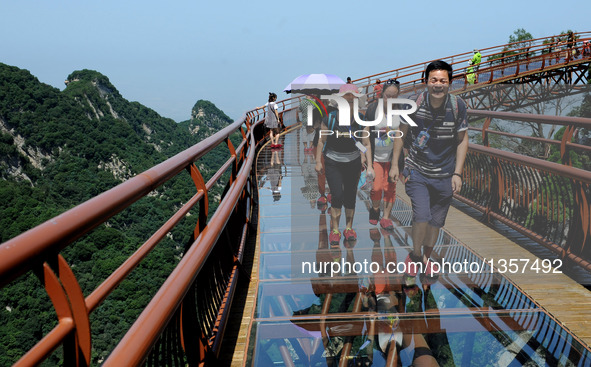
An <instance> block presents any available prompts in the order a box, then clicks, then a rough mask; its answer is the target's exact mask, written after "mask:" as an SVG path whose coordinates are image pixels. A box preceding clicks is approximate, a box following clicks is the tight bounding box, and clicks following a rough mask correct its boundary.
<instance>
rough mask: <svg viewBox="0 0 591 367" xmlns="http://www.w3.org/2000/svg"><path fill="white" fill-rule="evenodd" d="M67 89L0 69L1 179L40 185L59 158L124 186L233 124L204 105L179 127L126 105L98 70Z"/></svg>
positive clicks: (80, 75)
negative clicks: (75, 161)
mask: <svg viewBox="0 0 591 367" xmlns="http://www.w3.org/2000/svg"><path fill="white" fill-rule="evenodd" d="M65 84H66V89H65V90H64V91H59V90H58V89H56V88H53V87H51V86H48V85H46V84H43V83H41V82H39V80H37V78H35V77H34V76H33V75H31V74H30V73H29V72H28V71H26V70H22V69H19V68H16V67H12V66H8V65H4V64H0V152H1V153H3V154H2V155H1V157H0V168H2V170H1V171H2V173H1V176H0V177H1V178H2V179H12V180H16V181H26V182H29V183H30V184H31V185H35V179H34V178H32V176H39V175H42V172H44V171H45V170H46V169H47V168H48V167H49V165H52V164H56V162H57V161H58V160H59V157H66V156H75V157H79V158H82V159H83V160H84V161H85V162H86V164H88V165H91V166H93V167H94V169H96V170H101V171H106V172H109V173H110V174H112V175H113V177H114V178H115V179H116V180H117V181H123V180H125V179H128V178H129V177H131V176H133V175H135V174H137V173H139V172H142V171H143V170H145V169H147V168H149V167H151V166H153V165H154V164H156V163H158V162H160V161H162V160H165V159H166V158H168V157H171V156H172V155H174V154H176V153H178V152H180V151H182V150H184V149H186V148H188V147H189V146H191V145H193V144H195V143H197V142H198V141H200V140H201V139H204V138H206V137H208V136H210V135H211V134H214V133H216V132H217V131H219V130H220V129H221V128H223V127H225V126H227V125H228V124H229V123H231V119H230V118H229V117H228V116H227V115H226V114H225V113H223V112H222V111H221V110H219V109H218V108H216V107H215V105H214V104H213V103H211V102H209V101H205V100H199V101H198V102H197V103H196V104H195V106H194V107H193V109H192V114H191V115H192V118H191V120H188V121H185V122H182V123H180V124H177V123H176V122H175V121H173V120H171V119H168V118H165V117H162V116H160V115H159V114H158V113H156V112H155V111H154V110H152V109H150V108H148V107H145V106H143V105H141V104H140V103H138V102H130V101H128V100H126V99H125V98H123V97H122V96H121V94H120V93H119V91H118V90H117V88H116V87H115V86H114V85H113V84H111V82H110V81H109V79H108V78H107V77H106V76H104V75H102V74H101V73H99V72H97V71H93V70H86V69H85V70H80V71H75V72H73V73H71V74H70V75H69V76H68V78H67V79H66V81H65ZM32 172H36V174H32Z"/></svg>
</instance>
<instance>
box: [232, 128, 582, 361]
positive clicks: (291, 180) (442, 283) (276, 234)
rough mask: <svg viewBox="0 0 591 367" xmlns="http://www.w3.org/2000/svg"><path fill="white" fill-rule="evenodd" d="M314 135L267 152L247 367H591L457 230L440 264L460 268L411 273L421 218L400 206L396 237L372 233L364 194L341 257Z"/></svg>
mask: <svg viewBox="0 0 591 367" xmlns="http://www.w3.org/2000/svg"><path fill="white" fill-rule="evenodd" d="M302 134H303V132H302V130H300V129H295V130H293V131H291V132H289V133H287V134H285V135H284V136H283V137H282V142H283V144H284V148H283V149H282V150H271V149H270V148H268V147H265V148H264V149H263V150H261V152H260V154H259V157H258V161H257V173H258V175H257V181H258V185H259V232H258V236H259V239H258V246H259V250H260V257H259V261H258V263H259V267H258V269H253V271H256V272H258V288H257V296H256V303H255V307H254V310H253V315H252V316H253V318H252V321H251V324H250V332H249V335H248V352H247V354H246V355H247V358H245V360H244V361H242V362H243V363H245V365H246V366H411V365H412V366H437V365H439V366H591V355H590V354H589V350H588V349H586V347H585V346H584V345H582V343H581V342H579V341H578V339H577V338H576V337H574V336H573V335H572V334H571V333H569V332H568V331H567V330H565V329H563V328H561V325H560V324H559V323H558V322H557V321H556V320H555V319H554V318H553V317H552V316H550V315H549V314H548V313H547V312H545V311H544V310H543V309H542V308H541V307H540V306H539V305H538V304H537V303H536V302H535V301H534V300H532V299H530V298H528V297H527V296H526V295H525V294H523V293H522V292H520V290H519V289H518V287H516V286H515V285H514V284H513V283H512V282H511V281H510V280H508V279H507V278H505V277H504V276H503V275H501V274H499V273H497V272H492V271H491V267H490V264H489V263H488V262H484V261H483V259H481V258H480V257H479V256H478V255H477V254H475V253H473V252H472V251H471V250H469V249H468V248H467V247H465V246H464V245H463V244H462V243H460V242H459V241H458V240H456V239H455V238H454V237H452V236H451V235H450V234H448V233H447V232H446V231H445V230H441V232H440V235H439V238H438V240H437V243H436V247H435V249H434V255H433V257H435V258H436V259H439V260H443V259H445V261H446V262H449V263H450V266H449V268H448V269H449V270H448V271H446V272H445V273H442V274H440V275H439V276H438V277H437V278H436V279H428V278H425V277H424V276H417V277H414V278H410V277H408V276H406V275H404V273H403V267H401V266H403V264H404V259H405V258H406V256H407V254H408V253H409V251H411V249H412V239H411V237H410V220H411V210H410V207H409V205H408V203H407V202H405V201H403V200H401V199H400V198H399V197H397V199H396V202H395V205H394V209H393V213H392V214H393V215H392V217H393V218H392V219H394V221H395V224H396V226H395V229H394V230H393V231H385V230H383V229H381V228H380V227H379V225H378V226H373V225H371V224H369V221H368V215H369V214H368V207H369V195H368V190H366V189H365V188H364V187H362V188H360V190H359V191H358V198H357V206H356V213H355V220H354V229H355V230H356V232H357V236H358V239H357V241H355V242H351V243H348V242H345V244H343V241H341V245H340V246H339V247H338V248H331V246H330V245H329V241H328V232H329V231H328V228H329V221H330V215H329V213H330V204H328V205H318V204H317V201H316V200H317V199H318V197H319V196H320V192H319V185H318V179H319V177H318V175H317V173H316V172H315V170H314V166H315V161H314V156H313V155H312V154H311V153H308V152H305V151H304V146H303V143H302V140H303V139H302ZM321 183H322V181H321ZM321 187H322V185H321ZM326 190H327V194H328V188H326ZM398 191H402V192H403V191H404V189H403V186H400V185H399V187H398ZM399 196H401V195H399ZM341 226H344V215H343V218H341ZM343 229H344V228H341V231H342V230H343ZM453 264H455V265H453ZM458 264H463V265H461V266H460V265H458ZM452 265H453V266H455V268H452Z"/></svg>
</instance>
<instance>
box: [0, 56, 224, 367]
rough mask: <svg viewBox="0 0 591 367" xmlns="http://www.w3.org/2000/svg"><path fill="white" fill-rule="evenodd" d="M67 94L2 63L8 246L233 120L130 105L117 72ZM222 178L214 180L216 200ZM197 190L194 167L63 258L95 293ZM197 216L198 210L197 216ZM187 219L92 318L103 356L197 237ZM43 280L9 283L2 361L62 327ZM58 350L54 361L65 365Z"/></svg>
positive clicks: (3, 307)
mask: <svg viewBox="0 0 591 367" xmlns="http://www.w3.org/2000/svg"><path fill="white" fill-rule="evenodd" d="M66 84H67V86H66V88H65V89H64V90H63V91H60V90H59V89H56V88H54V87H51V86H49V85H46V84H43V83H41V82H39V80H38V79H37V78H36V77H34V76H33V75H31V74H30V73H29V72H28V71H27V70H23V69H19V68H17V67H13V66H8V65H5V64H1V63H0V213H1V215H0V242H5V241H6V240H8V239H10V238H13V237H15V236H17V235H18V234H20V233H22V232H24V231H26V230H28V229H30V228H33V227H34V226H36V225H38V224H40V223H42V222H44V221H46V220H48V219H50V218H52V217H54V216H56V215H58V214H60V213H62V212H64V211H66V210H68V209H70V208H72V207H74V206H75V205H77V204H80V203H82V202H84V201H86V200H88V199H90V198H92V197H94V196H96V195H97V194H99V193H101V192H103V191H106V190H108V189H110V188H112V187H114V186H116V185H117V184H119V183H121V182H123V181H124V180H126V179H128V178H130V177H133V176H134V175H136V174H138V173H141V172H143V171H144V170H146V169H149V168H150V167H152V166H154V165H156V164H158V163H160V162H162V161H164V160H166V159H167V158H170V157H172V156H173V155H174V154H176V153H178V152H181V151H183V150H185V149H187V148H188V147H190V146H191V145H194V144H196V143H197V142H199V141H200V140H202V139H203V138H205V137H207V136H209V135H211V134H213V133H215V132H217V131H219V130H220V129H221V128H223V127H225V126H227V125H228V124H229V123H230V122H231V120H230V118H228V116H226V115H225V114H224V113H223V112H222V111H220V110H219V109H217V108H216V107H215V105H213V104H212V103H211V102H208V101H202V100H200V101H198V102H197V103H196V104H195V106H194V107H193V110H192V118H191V119H190V120H188V121H184V122H182V123H178V124H177V123H176V122H175V121H173V120H171V119H168V118H164V117H162V116H160V115H159V114H158V113H156V112H155V111H153V110H151V109H150V108H148V107H146V106H143V105H141V104H140V103H138V102H130V101H128V100H126V99H125V98H124V97H123V96H121V94H120V93H119V92H118V91H117V89H116V87H115V86H113V85H112V84H111V83H110V82H109V79H108V78H107V77H106V76H104V75H102V74H100V73H98V72H96V71H92V70H81V71H75V72H73V73H72V74H70V75H69V76H68V77H67V80H66ZM227 157H228V153H227V149H226V148H225V147H218V148H217V149H216V150H215V151H214V152H211V153H209V154H208V155H207V156H206V158H204V159H201V160H200V161H199V162H197V165H198V166H199V168H200V169H201V170H202V173H203V175H204V176H205V178H206V179H207V178H208V177H210V175H211V174H212V172H213V169H215V170H217V168H219V166H220V165H221V162H222V161H225V159H227ZM223 186H224V183H223V182H220V183H218V185H217V186H216V187H215V189H214V190H213V193H212V199H210V206H212V207H213V208H215V207H216V205H217V202H218V201H219V197H220V195H221V192H222V190H223ZM194 192H195V187H194V184H193V183H192V181H191V179H190V177H189V175H188V173H187V174H181V175H180V176H179V177H177V178H175V179H173V180H172V181H171V182H169V183H167V184H166V185H165V186H164V187H161V188H159V189H157V190H155V191H154V192H153V193H151V194H150V195H149V196H148V197H146V198H144V199H141V200H140V201H138V202H137V203H135V204H134V205H132V207H131V208H130V209H128V210H125V211H124V212H122V213H120V214H119V215H117V216H115V217H114V218H112V219H111V220H109V221H108V222H107V223H106V224H105V225H104V226H100V227H99V228H97V229H96V230H94V231H93V232H92V233H91V234H90V235H88V236H86V237H84V238H82V239H81V240H79V241H77V242H76V243H75V244H74V245H72V246H70V247H69V248H68V249H66V250H65V251H64V252H63V253H62V254H63V255H64V257H65V258H66V260H67V261H68V263H69V264H70V266H71V267H72V268H73V270H74V272H75V274H76V276H77V278H78V280H79V282H80V285H81V287H82V290H83V292H84V295H85V296H87V295H88V294H89V293H90V292H91V291H92V290H93V289H94V288H95V287H96V286H97V285H98V284H100V282H101V281H103V280H104V279H105V278H106V276H107V275H108V274H109V273H110V272H112V271H113V270H114V269H116V268H117V267H118V266H119V265H120V264H121V263H122V262H123V261H124V260H125V258H126V257H127V256H129V255H130V254H131V253H133V251H135V249H137V247H138V246H139V245H140V244H142V243H143V242H144V241H146V240H147V239H148V238H149V236H150V234H151V233H153V232H154V231H155V230H156V229H157V228H158V227H160V226H161V225H162V224H163V223H164V222H165V221H166V220H167V219H168V217H170V215H171V214H172V213H173V212H174V210H175V209H178V208H179V207H180V205H182V203H185V202H186V201H187V200H188V199H189V198H190V197H191V196H192V195H193V194H194ZM195 213H196V212H195ZM194 218H196V216H193V218H191V217H190V216H188V217H187V218H185V219H184V220H183V222H181V224H180V225H179V227H178V228H177V229H176V230H175V231H173V232H172V233H170V234H169V235H168V236H167V238H166V240H165V241H163V242H162V243H160V244H159V245H158V246H157V247H156V249H155V251H154V252H153V254H152V255H150V256H149V257H148V258H147V259H146V260H145V261H144V262H143V263H142V265H141V266H140V268H138V269H137V270H135V271H134V272H133V273H132V274H131V276H130V278H129V279H128V280H127V281H125V282H124V283H123V284H122V285H121V286H120V287H119V288H118V289H117V290H116V291H115V293H114V294H113V295H112V296H110V297H109V298H108V299H107V300H106V301H105V302H104V304H103V305H102V306H101V307H100V308H99V309H97V310H96V311H95V312H94V313H93V314H92V317H91V327H92V329H93V335H92V337H93V346H94V348H95V349H94V350H93V361H94V362H95V363H100V362H101V361H102V360H103V359H104V358H105V357H106V356H107V355H108V353H109V352H110V350H111V349H112V348H113V346H114V345H115V344H116V342H117V341H118V340H119V339H120V338H121V337H122V336H123V333H124V331H125V330H126V329H127V328H128V327H129V326H130V324H131V323H132V322H133V320H134V319H135V318H136V317H137V316H138V315H139V312H140V311H141V309H142V308H143V307H144V306H145V305H146V304H147V302H148V301H149V299H150V298H151V296H152V295H153V294H154V293H155V292H156V291H157V290H158V288H159V286H160V285H161V283H162V282H163V281H164V279H165V277H166V275H167V274H168V273H169V272H170V271H171V269H172V268H173V267H174V266H175V264H176V263H177V262H178V260H179V259H180V257H181V256H182V254H183V252H184V249H185V247H186V246H187V244H188V243H189V242H190V241H189V240H190V235H191V232H192V228H193V227H194V226H195V221H196V220H195V219H194ZM55 320H56V317H55V312H54V311H53V307H52V306H51V302H50V301H49V299H48V297H47V296H46V295H45V291H44V289H43V288H41V287H40V285H39V280H38V279H37V278H36V277H35V276H33V275H31V274H29V275H26V276H24V277H22V279H19V280H18V281H17V282H15V283H13V284H12V285H10V286H8V287H5V288H3V289H0V366H6V365H11V364H12V363H14V362H15V361H16V360H17V359H18V358H19V357H20V356H22V354H23V353H24V352H25V351H26V350H27V349H29V348H30V347H31V346H32V345H34V343H36V342H37V341H38V340H39V339H40V337H41V336H42V335H44V334H46V333H47V332H48V331H49V330H51V328H53V326H54V325H55ZM60 359H61V354H60V353H59V351H58V352H56V353H55V354H54V355H53V356H52V357H50V359H49V360H48V361H47V362H46V365H59V364H60Z"/></svg>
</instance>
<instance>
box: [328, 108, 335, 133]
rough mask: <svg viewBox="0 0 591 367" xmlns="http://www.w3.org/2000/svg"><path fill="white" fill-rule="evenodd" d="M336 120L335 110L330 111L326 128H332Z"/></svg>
mask: <svg viewBox="0 0 591 367" xmlns="http://www.w3.org/2000/svg"><path fill="white" fill-rule="evenodd" d="M336 121H337V111H332V112H331V113H329V114H328V128H329V129H331V130H333V129H334V126H335V123H336Z"/></svg>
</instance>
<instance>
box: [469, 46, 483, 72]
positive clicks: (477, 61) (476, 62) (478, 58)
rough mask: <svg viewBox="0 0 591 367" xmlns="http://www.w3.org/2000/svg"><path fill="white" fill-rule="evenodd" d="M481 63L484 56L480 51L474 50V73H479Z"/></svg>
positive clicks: (472, 61)
mask: <svg viewBox="0 0 591 367" xmlns="http://www.w3.org/2000/svg"><path fill="white" fill-rule="evenodd" d="M481 61H482V55H481V54H480V51H478V50H477V49H474V56H472V60H470V65H473V66H474V71H478V68H479V66H480V62H481Z"/></svg>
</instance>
